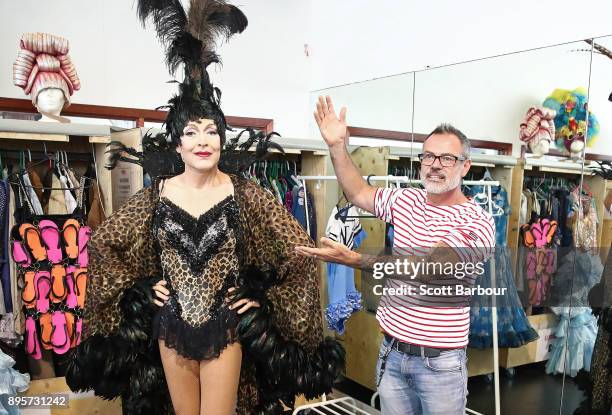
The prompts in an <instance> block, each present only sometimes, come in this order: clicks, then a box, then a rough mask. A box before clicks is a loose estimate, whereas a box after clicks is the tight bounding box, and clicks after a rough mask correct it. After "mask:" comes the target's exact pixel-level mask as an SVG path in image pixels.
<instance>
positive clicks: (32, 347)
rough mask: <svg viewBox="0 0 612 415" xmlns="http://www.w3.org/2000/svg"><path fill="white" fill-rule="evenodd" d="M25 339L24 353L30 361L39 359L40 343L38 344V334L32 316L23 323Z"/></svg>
mask: <svg viewBox="0 0 612 415" xmlns="http://www.w3.org/2000/svg"><path fill="white" fill-rule="evenodd" d="M25 338H26V340H25V341H26V353H27V354H28V355H29V356H30V357H31V358H32V359H36V360H38V359H40V358H41V357H42V353H41V352H40V343H39V342H38V333H37V331H36V321H35V320H34V318H33V317H32V316H30V317H28V318H26V322H25Z"/></svg>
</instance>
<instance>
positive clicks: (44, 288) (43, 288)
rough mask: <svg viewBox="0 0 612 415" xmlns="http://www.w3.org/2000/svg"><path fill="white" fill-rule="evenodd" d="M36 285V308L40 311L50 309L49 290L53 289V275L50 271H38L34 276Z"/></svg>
mask: <svg viewBox="0 0 612 415" xmlns="http://www.w3.org/2000/svg"><path fill="white" fill-rule="evenodd" d="M34 286H35V287H36V309H37V310H38V312H39V313H46V312H47V311H49V291H51V276H50V274H49V271H38V272H37V273H36V275H35V276H34Z"/></svg>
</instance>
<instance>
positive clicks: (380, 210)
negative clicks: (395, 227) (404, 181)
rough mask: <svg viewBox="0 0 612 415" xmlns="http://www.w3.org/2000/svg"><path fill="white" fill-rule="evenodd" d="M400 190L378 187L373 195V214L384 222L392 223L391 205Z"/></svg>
mask: <svg viewBox="0 0 612 415" xmlns="http://www.w3.org/2000/svg"><path fill="white" fill-rule="evenodd" d="M401 190H402V189H397V188H396V189H392V188H389V187H379V188H377V189H376V194H375V195H374V214H375V215H376V217H377V218H379V219H381V220H384V221H385V222H389V223H393V205H394V203H395V199H396V198H397V196H398V195H399V194H400V192H401Z"/></svg>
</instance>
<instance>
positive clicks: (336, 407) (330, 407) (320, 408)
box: [293, 396, 380, 415]
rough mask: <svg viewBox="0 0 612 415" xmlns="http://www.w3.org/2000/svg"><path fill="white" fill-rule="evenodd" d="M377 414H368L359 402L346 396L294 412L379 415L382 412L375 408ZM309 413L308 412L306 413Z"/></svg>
mask: <svg viewBox="0 0 612 415" xmlns="http://www.w3.org/2000/svg"><path fill="white" fill-rule="evenodd" d="M371 409H372V410H374V411H375V412H366V411H364V410H363V409H361V408H360V407H358V406H357V402H356V401H355V399H354V398H351V397H350V396H346V397H343V398H338V399H330V400H329V401H323V402H317V403H312V404H307V405H302V406H299V407H297V408H295V410H294V411H293V415H298V414H301V413H304V414H305V413H315V414H323V415H345V414H352V415H363V414H365V415H371V414H379V413H380V412H379V411H377V410H376V409H374V408H371ZM306 411H308V412H306Z"/></svg>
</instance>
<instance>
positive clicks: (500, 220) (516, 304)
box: [469, 186, 538, 349]
mask: <svg viewBox="0 0 612 415" xmlns="http://www.w3.org/2000/svg"><path fill="white" fill-rule="evenodd" d="M484 190H485V189H484V188H483V187H482V186H475V187H473V188H472V189H471V192H472V195H478V194H479V193H480V194H482V193H481V192H483V191H484ZM491 193H492V194H495V196H493V200H492V204H493V215H494V216H493V219H494V220H495V234H496V236H495V238H496V239H495V245H496V248H495V254H494V258H495V264H494V265H495V287H496V288H506V289H507V290H506V294H505V295H499V296H497V297H496V305H497V333H498V344H499V347H520V346H522V345H524V344H526V343H529V342H531V341H534V340H536V339H537V338H538V334H537V332H536V331H535V330H534V329H533V327H531V325H530V324H529V320H528V319H527V315H526V314H525V310H523V306H522V304H521V300H520V297H519V295H518V292H517V290H516V285H515V282H514V274H513V272H512V263H511V259H510V250H509V249H508V246H507V245H506V230H507V227H508V217H509V215H510V204H509V203H508V194H507V192H506V190H505V189H504V188H503V187H492V188H491ZM475 201H476V202H477V203H481V206H482V207H483V208H484V209H485V210H488V202H487V203H486V204H483V202H484V201H483V200H478V197H475ZM476 286H477V287H478V286H480V287H483V288H489V287H491V271H490V261H487V262H486V263H485V264H484V273H483V274H482V275H481V276H480V277H478V279H477V280H476ZM491 304H492V302H491V297H490V296H480V295H475V296H473V297H472V302H471V304H470V335H469V346H470V347H475V348H478V349H485V348H490V347H493V323H492V314H491Z"/></svg>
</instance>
